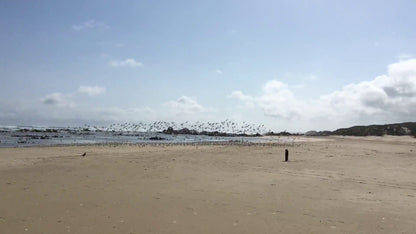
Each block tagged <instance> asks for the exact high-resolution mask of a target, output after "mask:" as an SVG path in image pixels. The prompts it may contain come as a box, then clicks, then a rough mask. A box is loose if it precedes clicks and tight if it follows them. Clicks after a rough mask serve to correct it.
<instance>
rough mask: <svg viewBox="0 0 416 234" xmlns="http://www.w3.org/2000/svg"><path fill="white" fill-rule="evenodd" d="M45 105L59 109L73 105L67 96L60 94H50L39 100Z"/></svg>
mask: <svg viewBox="0 0 416 234" xmlns="http://www.w3.org/2000/svg"><path fill="white" fill-rule="evenodd" d="M41 101H42V103H43V104H45V105H51V106H59V107H73V106H75V104H74V103H73V102H72V101H71V100H70V98H69V97H68V96H67V95H64V94H62V93H51V94H48V95H46V96H45V97H44V98H42V99H41Z"/></svg>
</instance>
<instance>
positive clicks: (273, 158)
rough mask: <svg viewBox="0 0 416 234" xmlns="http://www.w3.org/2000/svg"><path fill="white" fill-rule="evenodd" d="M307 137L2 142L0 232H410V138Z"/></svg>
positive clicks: (414, 212) (414, 168)
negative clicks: (266, 141) (284, 140)
mask: <svg viewBox="0 0 416 234" xmlns="http://www.w3.org/2000/svg"><path fill="white" fill-rule="evenodd" d="M313 139H314V138H305V140H300V141H298V142H296V143H295V144H289V145H281V146H276V145H273V146H271V145H251V146H247V145H173V146H172V145H170V146H168V145H146V146H142V145H89V146H65V147H61V146H60V147H58V146H55V147H32V148H1V149H0V233H416V178H415V175H416V161H415V160H416V138H412V137H389V136H386V137H366V138H362V137H361V138H360V137H325V138H323V137H321V138H316V139H318V140H313ZM285 149H288V150H289V152H290V161H289V162H284V150H285ZM84 152H86V157H82V156H81V154H82V153H84Z"/></svg>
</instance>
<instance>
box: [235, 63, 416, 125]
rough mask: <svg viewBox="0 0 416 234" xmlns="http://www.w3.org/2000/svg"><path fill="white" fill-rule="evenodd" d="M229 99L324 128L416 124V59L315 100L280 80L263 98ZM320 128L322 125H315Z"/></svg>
mask: <svg viewBox="0 0 416 234" xmlns="http://www.w3.org/2000/svg"><path fill="white" fill-rule="evenodd" d="M229 97H231V98H234V99H237V100H239V101H241V102H243V103H246V104H249V105H252V104H253V103H254V104H255V106H256V107H258V108H261V109H262V110H263V113H264V115H266V116H271V117H275V118H279V119H286V120H296V121H298V120H302V121H311V122H313V121H314V120H316V119H319V120H320V121H321V123H320V124H321V125H322V126H323V127H325V126H326V127H334V126H331V125H336V124H338V123H341V124H342V125H343V126H345V125H348V124H361V123H363V124H364V123H375V122H378V121H380V122H394V121H409V120H414V116H416V59H412V60H406V61H399V62H397V63H394V64H391V65H389V66H388V73H387V75H382V76H378V77H376V78H375V79H373V80H371V81H364V82H360V83H356V84H350V85H346V86H344V87H343V88H342V89H340V90H337V91H334V92H332V93H330V94H328V95H324V96H321V97H319V98H317V99H315V100H302V99H299V98H297V97H296V96H295V94H294V92H292V89H291V88H290V87H289V86H288V85H287V84H284V83H282V82H280V81H277V80H272V81H269V82H267V83H266V84H265V85H264V86H263V89H262V94H261V95H259V96H251V95H247V94H244V93H243V92H241V91H234V92H233V93H232V94H231V95H229ZM314 124H319V123H314Z"/></svg>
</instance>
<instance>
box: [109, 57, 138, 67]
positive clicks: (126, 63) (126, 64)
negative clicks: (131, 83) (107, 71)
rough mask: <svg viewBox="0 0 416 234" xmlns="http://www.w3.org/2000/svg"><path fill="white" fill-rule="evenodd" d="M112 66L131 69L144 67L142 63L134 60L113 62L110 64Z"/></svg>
mask: <svg viewBox="0 0 416 234" xmlns="http://www.w3.org/2000/svg"><path fill="white" fill-rule="evenodd" d="M110 65H111V66H112V67H131V68H135V67H141V66H143V64H142V63H141V62H138V61H136V60H135V59H133V58H128V59H125V60H113V61H111V62H110Z"/></svg>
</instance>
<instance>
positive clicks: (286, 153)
mask: <svg viewBox="0 0 416 234" xmlns="http://www.w3.org/2000/svg"><path fill="white" fill-rule="evenodd" d="M287 161H289V150H287V149H285V162H287Z"/></svg>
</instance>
